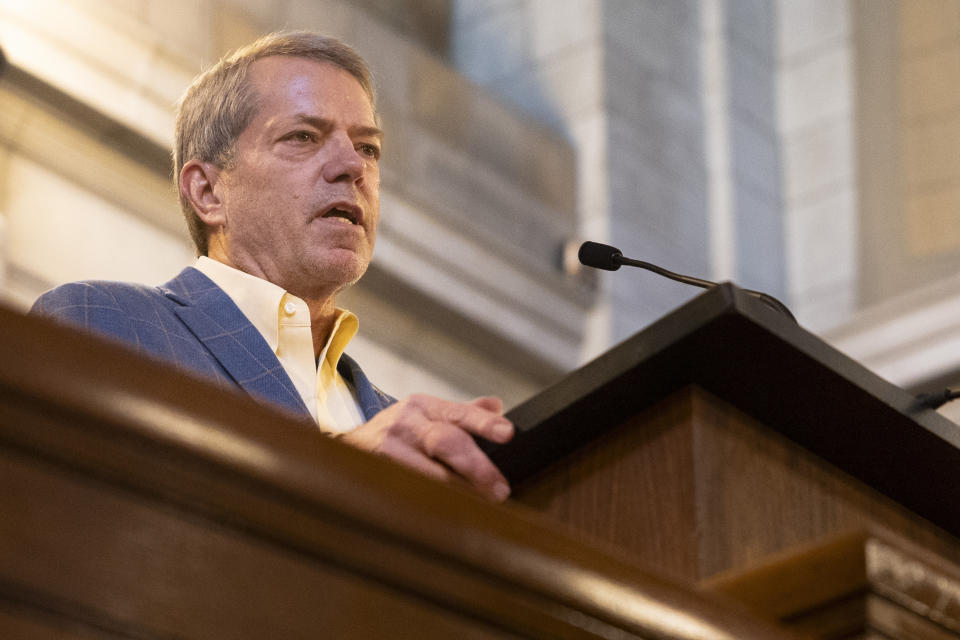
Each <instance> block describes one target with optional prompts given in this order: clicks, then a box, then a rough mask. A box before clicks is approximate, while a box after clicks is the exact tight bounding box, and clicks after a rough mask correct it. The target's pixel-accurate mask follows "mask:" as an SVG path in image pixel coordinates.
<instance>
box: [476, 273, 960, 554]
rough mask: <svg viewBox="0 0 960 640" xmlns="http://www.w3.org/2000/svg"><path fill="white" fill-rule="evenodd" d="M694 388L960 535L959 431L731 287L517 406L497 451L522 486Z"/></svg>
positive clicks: (705, 296)
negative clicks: (511, 432)
mask: <svg viewBox="0 0 960 640" xmlns="http://www.w3.org/2000/svg"><path fill="white" fill-rule="evenodd" d="M689 385H696V386H699V387H701V388H702V389H704V390H706V391H708V392H710V393H712V394H713V395H715V396H717V397H719V398H721V399H723V400H724V401H726V402H728V403H729V404H731V405H733V406H735V407H736V408H738V409H739V410H741V411H743V412H744V413H746V414H748V415H750V416H752V417H753V418H755V419H756V420H758V421H759V422H761V423H763V424H764V425H766V426H767V427H769V428H770V429H773V430H775V431H777V432H779V433H780V434H781V435H783V436H785V437H786V438H788V439H789V440H791V441H792V442H794V443H795V444H797V445H799V446H801V447H803V448H804V449H807V450H808V451H810V452H812V453H814V454H816V455H817V456H819V457H820V458H822V459H824V460H826V461H827V462H829V463H830V464H832V465H834V466H835V467H837V468H838V469H840V470H842V471H844V472H845V473H847V474H849V475H851V476H853V477H855V478H857V479H859V480H860V481H862V482H864V483H866V484H867V485H869V486H870V487H872V488H873V489H875V490H877V491H879V492H880V493H882V494H884V495H886V496H887V497H889V498H891V499H893V500H895V501H897V502H899V503H900V504H901V505H903V506H905V507H907V508H908V509H910V510H911V511H913V512H915V513H916V514H918V515H920V516H922V517H924V518H926V519H928V520H929V521H931V522H933V523H934V524H936V525H938V526H939V527H941V528H943V529H945V530H946V531H948V532H950V533H952V534H953V535H955V536H958V537H960V510H958V509H956V508H953V506H952V505H957V504H960V483H958V482H957V474H958V473H960V426H958V425H956V424H954V423H953V422H951V421H950V420H947V419H946V418H944V417H943V416H941V415H940V414H938V413H936V412H935V411H933V410H930V409H919V408H918V407H917V406H916V404H915V399H914V396H912V395H911V394H909V393H908V392H906V391H905V390H903V389H901V388H900V387H897V386H896V385H894V384H892V383H890V382H888V381H886V380H883V379H882V378H880V377H879V376H877V375H876V374H874V373H872V372H871V371H869V370H868V369H866V368H865V367H863V366H862V365H860V364H859V363H857V362H855V361H854V360H852V359H851V358H849V357H847V356H845V355H844V354H843V353H841V352H839V351H837V350H836V349H834V348H833V347H831V346H830V345H828V344H827V343H825V342H824V341H823V340H821V339H820V338H818V337H817V336H815V335H813V334H811V333H810V332H808V331H806V330H804V329H803V328H802V327H799V326H797V325H796V324H794V323H792V322H791V321H790V320H788V319H787V318H785V317H783V316H781V315H780V314H777V313H776V312H774V311H772V310H771V309H769V308H767V307H766V306H764V305H763V304H760V303H759V302H758V301H757V300H755V299H754V298H752V297H750V296H748V295H747V294H746V293H744V292H743V291H742V290H741V289H739V288H738V287H736V286H735V285H732V284H729V283H725V284H722V285H720V286H718V287H716V288H713V289H710V290H708V291H706V292H705V293H703V294H701V295H700V296H698V297H696V298H694V299H693V300H691V301H690V302H688V303H687V304H685V305H683V306H681V307H679V308H678V309H676V310H675V311H673V312H671V313H670V314H668V315H666V316H664V317H663V318H661V319H660V320H658V321H657V322H655V323H654V324H652V325H650V326H649V327H647V328H646V329H644V330H642V331H640V332H639V333H637V334H636V335H634V336H633V337H631V338H629V339H627V340H626V341H624V342H622V343H620V344H619V345H617V346H616V347H614V348H613V349H611V350H610V351H609V352H607V353H606V354H604V355H602V356H600V357H599V358H597V359H596V360H594V361H592V362H590V363H588V364H586V365H584V366H583V367H582V368H580V369H578V370H577V371H574V372H573V373H571V374H569V375H568V376H567V377H565V378H564V379H563V380H561V381H560V382H558V383H557V384H555V385H553V386H552V387H549V388H548V389H546V390H545V391H543V392H542V393H540V394H538V395H537V396H535V397H533V398H531V399H530V400H528V401H527V402H525V403H523V404H521V405H520V406H518V407H516V408H515V409H513V410H512V411H511V412H510V413H509V414H508V417H509V418H510V419H511V420H513V422H514V424H515V425H516V426H517V429H518V433H517V436H516V437H515V438H514V440H513V441H512V442H511V443H508V444H507V445H503V446H498V447H494V448H492V449H489V453H490V455H491V458H492V459H493V460H494V462H495V463H496V464H497V466H499V467H500V469H501V470H502V471H503V472H504V474H505V475H506V476H507V478H508V479H509V480H510V481H511V482H512V483H513V484H522V483H523V482H524V481H525V480H527V479H529V478H532V477H533V476H535V475H536V474H537V473H539V472H540V471H542V470H544V469H545V468H547V467H548V466H550V465H552V464H554V463H557V462H559V461H560V460H562V459H563V458H564V457H565V456H567V455H569V454H571V453H572V452H573V451H575V450H577V449H579V448H580V447H582V446H584V445H585V444H587V443H588V442H590V441H591V440H593V439H595V438H596V437H598V436H599V435H600V434H602V433H604V432H606V431H607V430H609V429H611V428H613V427H615V426H617V425H619V424H621V423H622V422H623V421H624V420H625V419H627V418H628V417H629V416H631V415H633V414H635V413H637V412H638V411H640V410H642V409H644V408H646V407H648V406H651V405H653V404H655V403H656V402H657V401H659V400H661V399H663V398H665V397H667V396H668V395H670V394H671V393H673V392H675V391H678V390H679V389H682V388H684V387H686V386H689ZM944 505H948V506H947V507H946V508H945V507H944Z"/></svg>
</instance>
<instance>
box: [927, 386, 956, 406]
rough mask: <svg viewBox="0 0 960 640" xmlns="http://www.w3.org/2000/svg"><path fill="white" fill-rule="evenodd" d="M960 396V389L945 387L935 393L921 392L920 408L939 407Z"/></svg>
mask: <svg viewBox="0 0 960 640" xmlns="http://www.w3.org/2000/svg"><path fill="white" fill-rule="evenodd" d="M957 398H960V391H951V390H950V389H944V390H943V391H937V392H934V393H921V394H920V395H918V396H917V408H918V409H939V408H940V407H942V406H943V405H945V404H947V403H948V402H950V401H951V400H956V399H957Z"/></svg>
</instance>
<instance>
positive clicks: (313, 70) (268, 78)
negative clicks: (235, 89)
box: [247, 55, 372, 103]
mask: <svg viewBox="0 0 960 640" xmlns="http://www.w3.org/2000/svg"><path fill="white" fill-rule="evenodd" d="M297 74H303V75H317V76H320V77H324V78H328V77H329V78H332V77H335V76H341V77H344V78H347V79H349V80H350V81H352V82H354V83H356V85H357V87H358V88H359V89H360V90H361V91H363V93H364V95H366V96H367V100H368V101H370V102H371V103H372V96H371V95H370V91H369V90H368V89H367V87H365V86H364V85H363V83H362V82H361V81H360V79H359V78H357V77H356V76H355V75H354V74H353V73H351V72H350V71H349V70H348V69H346V68H344V67H341V66H340V65H338V64H335V63H333V62H330V61H328V60H317V59H314V58H307V57H304V56H288V55H272V56H265V57H263V58H258V59H257V60H254V61H253V63H251V65H250V68H249V69H248V71H247V75H248V77H250V78H251V79H252V80H253V82H255V83H257V84H270V83H271V82H273V81H278V80H281V79H282V77H283V76H288V75H297Z"/></svg>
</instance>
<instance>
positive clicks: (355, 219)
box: [321, 204, 363, 224]
mask: <svg viewBox="0 0 960 640" xmlns="http://www.w3.org/2000/svg"><path fill="white" fill-rule="evenodd" d="M321 217H322V218H334V219H337V220H343V222H344V224H348V223H349V224H360V223H361V222H363V214H361V212H360V209H359V208H358V207H354V206H350V205H345V204H338V205H334V206H332V207H330V209H329V210H327V211H326V212H324V214H323V215H322V216H321Z"/></svg>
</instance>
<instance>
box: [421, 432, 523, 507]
mask: <svg viewBox="0 0 960 640" xmlns="http://www.w3.org/2000/svg"><path fill="white" fill-rule="evenodd" d="M422 445H423V450H424V453H425V454H426V455H428V456H430V457H431V458H434V459H435V460H438V461H439V462H440V463H442V464H444V465H446V466H447V467H449V468H450V469H451V470H452V471H453V472H454V473H456V474H457V475H459V476H460V477H462V478H463V479H464V480H466V481H467V482H469V483H470V484H471V485H472V486H473V487H474V488H475V489H476V490H477V491H479V492H480V493H482V494H484V495H486V496H487V497H489V498H491V499H492V500H496V501H497V502H502V501H504V500H506V499H507V497H508V496H509V495H510V485H509V484H507V479H506V478H504V477H503V474H501V473H500V470H499V469H497V467H496V466H494V464H493V463H492V462H490V459H489V458H488V457H487V456H486V455H485V454H484V453H483V451H481V450H480V448H479V447H478V446H477V443H476V442H474V440H473V438H471V437H470V436H469V435H468V434H467V433H466V432H465V431H463V430H461V429H459V428H457V427H455V426H453V425H451V424H449V423H445V422H434V423H431V424H430V425H429V427H428V428H427V429H426V430H425V431H424V433H423V439H422Z"/></svg>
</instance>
